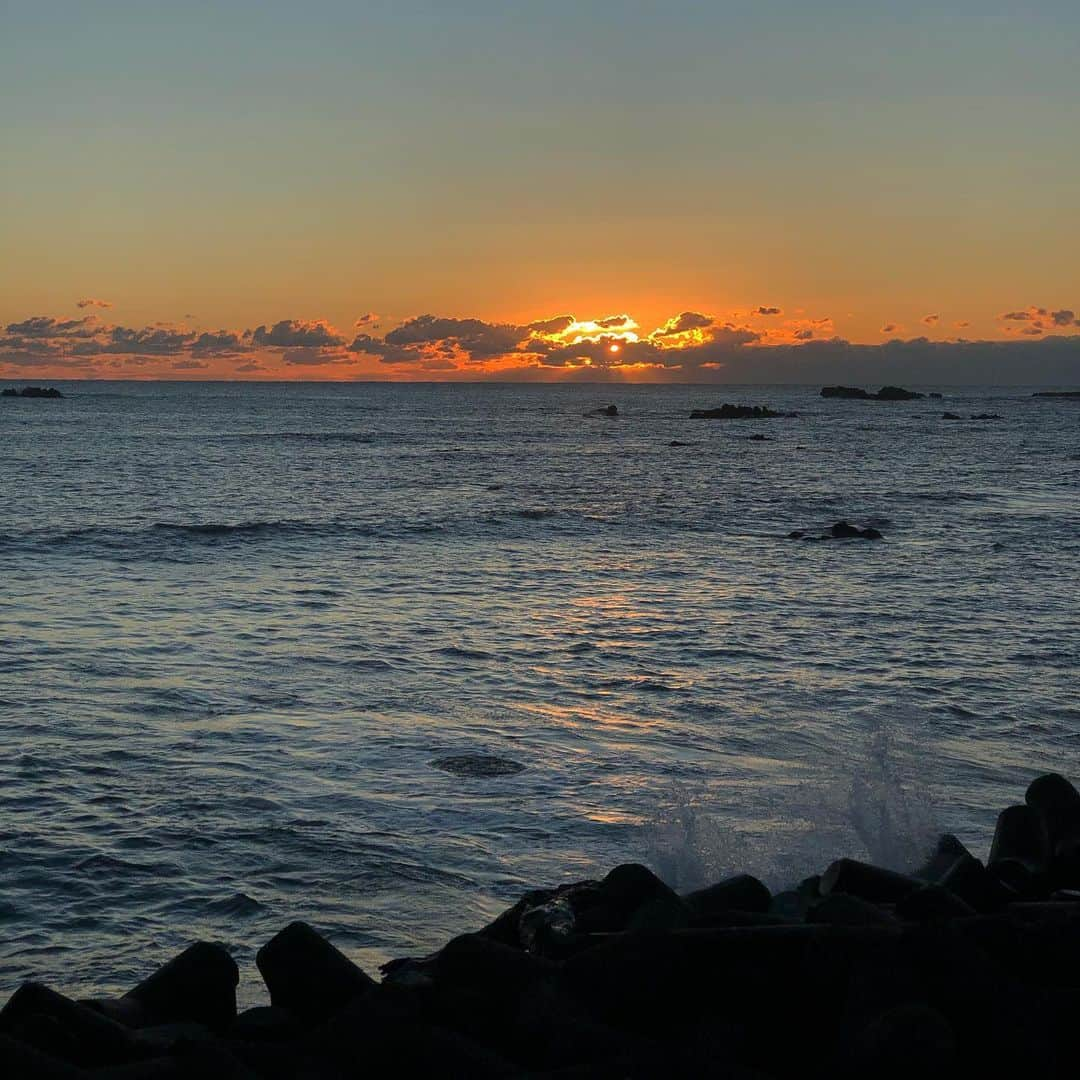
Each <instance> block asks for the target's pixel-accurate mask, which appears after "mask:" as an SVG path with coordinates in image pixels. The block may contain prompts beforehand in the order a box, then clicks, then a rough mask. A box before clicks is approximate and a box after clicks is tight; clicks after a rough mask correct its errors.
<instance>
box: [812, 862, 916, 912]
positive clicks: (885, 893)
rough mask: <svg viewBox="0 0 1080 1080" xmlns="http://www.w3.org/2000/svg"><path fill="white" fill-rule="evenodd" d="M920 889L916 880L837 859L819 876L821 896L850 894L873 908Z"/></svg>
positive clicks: (867, 865) (894, 901) (865, 864)
mask: <svg viewBox="0 0 1080 1080" xmlns="http://www.w3.org/2000/svg"><path fill="white" fill-rule="evenodd" d="M920 885H921V882H919V881H917V880H916V879H915V878H911V877H908V876H907V875H906V874H898V873H896V871H895V870H885V869H884V868H883V867H880V866H871V865H870V864H869V863H864V862H859V861H858V860H857V859H837V860H836V862H834V863H833V864H832V865H831V866H830V867H829V868H828V869H827V870H826V871H825V873H824V874H822V875H821V886H820V888H821V895H822V896H830V895H832V894H833V893H850V894H851V895H852V896H858V897H861V898H862V899H863V900H869V901H871V902H872V903H875V904H882V903H885V904H894V903H896V902H897V901H899V900H902V899H903V898H904V897H905V896H907V894H908V893H911V892H914V891H915V890H916V889H918V888H919V887H920Z"/></svg>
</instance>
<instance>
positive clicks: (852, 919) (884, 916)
mask: <svg viewBox="0 0 1080 1080" xmlns="http://www.w3.org/2000/svg"><path fill="white" fill-rule="evenodd" d="M806 921H807V922H811V923H823V924H826V925H828V926H895V925H896V919H895V918H893V916H892V915H890V914H889V913H888V912H887V911H885V910H883V909H882V908H880V907H878V906H877V905H876V904H872V903H870V901H869V900H863V899H861V898H860V897H858V896H852V895H850V894H849V893H840V892H837V893H833V894H832V895H831V896H827V897H825V899H823V900H820V901H819V902H818V903H816V904H814V905H813V906H812V907H811V908H810V909H809V910H808V911H807V913H806Z"/></svg>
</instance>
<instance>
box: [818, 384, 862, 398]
mask: <svg viewBox="0 0 1080 1080" xmlns="http://www.w3.org/2000/svg"><path fill="white" fill-rule="evenodd" d="M821 396H822V397H824V398H854V399H856V400H859V401H863V400H866V399H867V398H869V397H871V396H872V395H871V394H869V393H867V392H866V391H865V390H864V389H862V387H860V386H823V387H822V388H821Z"/></svg>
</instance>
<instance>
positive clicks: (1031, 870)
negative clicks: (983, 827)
mask: <svg viewBox="0 0 1080 1080" xmlns="http://www.w3.org/2000/svg"><path fill="white" fill-rule="evenodd" d="M1049 865H1050V842H1049V836H1048V835H1047V831H1046V826H1045V824H1044V819H1043V817H1042V815H1041V814H1040V812H1039V811H1038V810H1036V809H1035V808H1034V807H1031V806H1027V805H1026V804H1024V805H1019V806H1008V807H1006V808H1005V809H1004V810H1002V811H1001V813H1000V814H998V819H997V828H996V829H995V830H994V841H993V844H992V845H991V847H990V858H989V859H988V860H987V869H988V870H989V871H990V872H991V873H992V874H994V876H995V877H997V878H999V879H1000V880H1001V881H1003V882H1005V884H1006V885H1008V886H1009V887H1010V888H1011V889H1013V890H1015V891H1016V892H1017V893H1018V894H1019V895H1021V896H1036V895H1039V894H1040V893H1042V892H1044V891H1045V889H1046V886H1047V884H1048V882H1047V873H1048V871H1049Z"/></svg>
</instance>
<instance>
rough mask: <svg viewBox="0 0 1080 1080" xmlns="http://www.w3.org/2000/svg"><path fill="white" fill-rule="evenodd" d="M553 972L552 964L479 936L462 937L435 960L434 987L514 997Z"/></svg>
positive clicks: (454, 941) (444, 947)
mask: <svg viewBox="0 0 1080 1080" xmlns="http://www.w3.org/2000/svg"><path fill="white" fill-rule="evenodd" d="M554 971H555V967H554V965H553V964H550V963H548V962H547V961H545V960H542V959H541V958H539V957H536V956H532V955H530V954H529V953H527V952H523V951H522V950H521V949H512V948H510V947H508V946H506V945H500V944H499V943H498V942H497V941H492V940H491V939H490V938H486V937H484V936H482V935H481V934H462V935H460V936H459V937H456V938H454V939H453V940H452V941H450V942H448V943H447V944H446V945H444V946H443V948H442V949H440V950H439V952H438V953H437V954H436V957H435V981H436V983H437V984H440V985H443V986H446V985H450V986H453V987H455V988H456V989H464V990H471V991H475V992H478V993H480V994H481V995H484V996H487V995H496V996H499V997H502V996H504V995H509V996H510V997H516V996H517V995H519V994H521V993H522V992H523V991H524V990H525V989H526V988H528V987H530V986H532V985H533V984H534V983H536V982H538V981H540V980H542V979H546V978H548V977H550V976H551V975H552V974H553V973H554Z"/></svg>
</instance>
